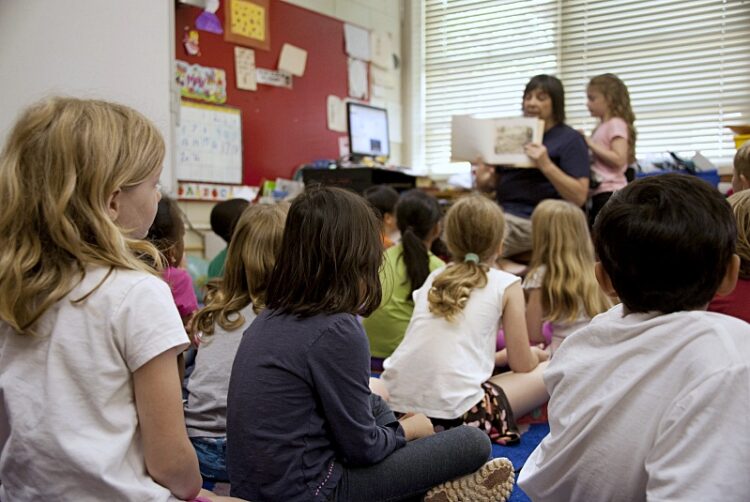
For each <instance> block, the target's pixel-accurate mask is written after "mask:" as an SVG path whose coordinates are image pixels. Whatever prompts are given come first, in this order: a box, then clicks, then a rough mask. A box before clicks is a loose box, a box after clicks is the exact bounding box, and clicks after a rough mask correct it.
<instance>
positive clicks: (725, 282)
mask: <svg viewBox="0 0 750 502" xmlns="http://www.w3.org/2000/svg"><path fill="white" fill-rule="evenodd" d="M739 272H740V257H739V256H737V255H736V254H733V255H732V259H731V260H729V265H727V270H726V272H724V277H723V278H722V280H721V284H719V289H717V290H716V294H717V295H721V296H725V295H728V294H729V293H731V292H732V291H734V287H735V286H736V285H737V274H739Z"/></svg>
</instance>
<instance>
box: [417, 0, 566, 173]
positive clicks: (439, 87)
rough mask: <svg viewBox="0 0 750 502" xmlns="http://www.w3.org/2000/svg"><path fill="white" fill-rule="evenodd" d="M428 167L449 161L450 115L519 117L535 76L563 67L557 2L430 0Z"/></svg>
mask: <svg viewBox="0 0 750 502" xmlns="http://www.w3.org/2000/svg"><path fill="white" fill-rule="evenodd" d="M424 7H425V8H424V16H425V18H424V38H425V51H424V58H425V62H424V67H423V71H424V83H425V84H424V85H425V95H424V96H425V103H424V141H425V149H424V151H425V163H426V165H427V166H428V168H429V171H430V172H431V173H434V174H441V173H442V174H444V173H450V172H457V171H460V170H461V169H462V168H463V169H464V170H467V169H468V164H464V165H463V167H462V166H460V165H456V164H451V163H450V132H451V131H450V126H451V116H452V115H461V114H476V115H478V116H487V117H493V116H494V117H500V116H508V117H516V116H519V115H520V113H521V100H522V98H523V87H524V85H526V81H527V80H528V79H529V77H530V76H532V75H535V74H537V73H554V72H555V71H556V70H557V68H558V53H557V44H558V40H557V39H558V35H559V32H558V12H557V0H520V1H518V0H517V1H502V0H450V1H449V0H425V5H424Z"/></svg>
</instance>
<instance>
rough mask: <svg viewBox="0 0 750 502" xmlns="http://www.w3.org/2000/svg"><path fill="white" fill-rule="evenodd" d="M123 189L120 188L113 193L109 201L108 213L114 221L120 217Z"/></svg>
mask: <svg viewBox="0 0 750 502" xmlns="http://www.w3.org/2000/svg"><path fill="white" fill-rule="evenodd" d="M121 193H122V189H120V188H118V189H117V190H115V191H114V192H112V193H111V194H110V196H109V200H107V211H108V212H109V217H110V218H112V221H117V217H118V216H120V194H121Z"/></svg>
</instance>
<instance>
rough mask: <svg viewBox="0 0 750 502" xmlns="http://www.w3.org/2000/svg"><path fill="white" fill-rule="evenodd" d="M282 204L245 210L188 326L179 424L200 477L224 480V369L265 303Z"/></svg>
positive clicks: (277, 245)
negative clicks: (193, 344) (191, 343)
mask: <svg viewBox="0 0 750 502" xmlns="http://www.w3.org/2000/svg"><path fill="white" fill-rule="evenodd" d="M287 209H288V205H287V204H286V203H283V204H259V205H255V206H250V207H249V208H247V209H246V210H245V212H244V213H243V214H242V215H241V216H240V219H239V220H238V221H237V225H236V228H235V231H234V235H233V237H232V241H231V242H230V244H229V249H228V251H227V260H226V266H225V270H224V277H223V278H221V279H214V280H212V281H211V282H209V284H208V293H207V295H206V306H205V307H203V308H202V309H201V310H199V311H198V313H197V314H196V315H195V319H194V320H193V324H192V331H193V333H194V335H195V336H196V337H198V339H199V340H200V347H199V348H198V353H197V355H196V358H195V368H194V369H193V372H192V373H191V375H190V378H189V379H188V382H187V390H188V397H187V403H185V423H186V424H187V430H188V436H190V441H192V443H193V446H194V447H195V450H196V452H197V453H198V461H199V462H200V467H201V474H202V475H203V477H204V478H206V479H210V480H213V481H229V476H228V474H227V468H226V444H227V429H226V414H227V389H228V388H229V372H230V370H231V369H232V362H233V361H234V355H235V354H236V353H237V347H238V346H239V344H240V340H241V339H242V334H243V333H244V332H245V330H246V329H247V328H248V326H250V324H251V323H252V322H253V320H255V317H256V316H257V315H258V314H259V313H260V311H261V310H263V309H264V308H265V305H266V289H267V288H268V284H269V281H270V280H271V272H272V271H273V266H274V264H275V263H276V255H277V254H278V252H279V248H280V246H281V235H282V232H283V231H284V220H285V219H286V212H287Z"/></svg>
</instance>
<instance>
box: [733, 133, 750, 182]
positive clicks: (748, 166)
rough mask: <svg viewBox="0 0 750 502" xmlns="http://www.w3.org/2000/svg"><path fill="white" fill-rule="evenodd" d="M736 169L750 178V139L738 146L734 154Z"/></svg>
mask: <svg viewBox="0 0 750 502" xmlns="http://www.w3.org/2000/svg"><path fill="white" fill-rule="evenodd" d="M734 170H735V171H736V172H737V174H741V175H743V176H744V177H745V178H750V141H748V142H746V143H745V144H744V145H742V146H741V147H740V148H738V149H737V153H735V154H734Z"/></svg>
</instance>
